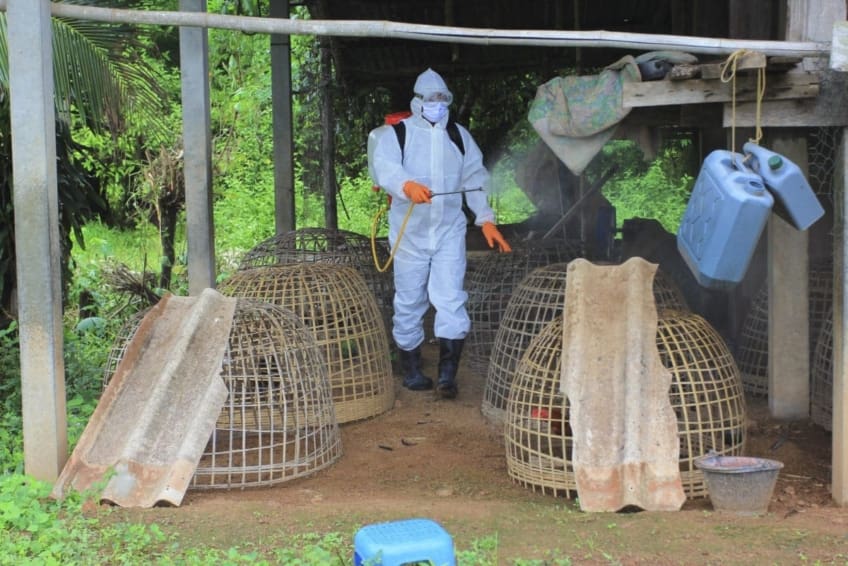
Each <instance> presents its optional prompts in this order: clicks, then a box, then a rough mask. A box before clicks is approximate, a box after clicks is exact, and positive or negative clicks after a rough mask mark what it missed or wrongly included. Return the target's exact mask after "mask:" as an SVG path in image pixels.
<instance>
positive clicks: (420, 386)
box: [398, 346, 433, 391]
mask: <svg viewBox="0 0 848 566" xmlns="http://www.w3.org/2000/svg"><path fill="white" fill-rule="evenodd" d="M398 352H399V353H400V367H401V369H403V386H404V387H406V388H407V389H411V390H412V391H425V390H427V389H433V380H432V379H430V378H429V377H427V376H425V375H424V374H423V373H421V346H418V347H417V348H415V349H413V350H401V349H400V348H398Z"/></svg>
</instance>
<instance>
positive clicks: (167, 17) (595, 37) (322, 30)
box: [0, 0, 830, 57]
mask: <svg viewBox="0 0 848 566" xmlns="http://www.w3.org/2000/svg"><path fill="white" fill-rule="evenodd" d="M7 3H8V2H7V0H0V11H5V10H6V5H7ZM50 9H51V13H52V15H53V16H55V17H60V18H76V19H82V20H91V21H97V22H106V23H113V24H118V23H120V24H150V25H162V26H189V27H201V28H216V29H229V30H235V31H243V32H250V33H266V34H284V35H318V36H323V35H330V36H337V37H382V38H394V39H409V40H415V41H432V42H439V43H465V44H476V45H516V46H517V45H521V46H539V47H607V48H616V49H632V50H640V51H654V50H665V49H678V50H681V51H686V52H689V53H704V54H711V55H727V54H730V53H732V52H734V51H736V50H737V49H749V50H752V51H759V52H761V53H763V54H765V55H768V56H785V57H827V56H828V55H829V54H830V43H829V42H809V41H807V42H803V41H764V40H762V41H761V40H745V39H727V38H710V37H694V36H682V35H654V34H644V33H624V32H614V31H605V30H595V31H573V30H497V29H486V28H462V27H451V26H432V25H424V24H409V23H403V22H389V21H379V20H295V19H281V18H257V17H249V16H229V15H223V14H209V13H197V12H193V13H187V12H173V11H155V10H143V11H142V10H125V9H117V8H100V7H95V6H80V5H76V4H62V3H55V2H54V3H51V5H50Z"/></svg>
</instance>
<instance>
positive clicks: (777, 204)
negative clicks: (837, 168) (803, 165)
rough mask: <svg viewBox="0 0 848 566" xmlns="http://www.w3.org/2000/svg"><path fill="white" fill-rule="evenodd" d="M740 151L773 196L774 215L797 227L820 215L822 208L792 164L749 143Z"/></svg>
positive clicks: (821, 214)
mask: <svg viewBox="0 0 848 566" xmlns="http://www.w3.org/2000/svg"><path fill="white" fill-rule="evenodd" d="M742 150H743V151H744V152H745V153H746V154H749V155H750V156H751V157H752V158H753V159H751V160H750V164H751V168H752V169H753V170H754V172H756V173H757V174H759V175H760V177H762V178H763V182H764V183H765V185H766V188H767V189H768V190H769V191H770V192H771V194H772V196H774V212H775V213H776V214H777V215H779V216H780V217H781V218H783V219H785V220H786V221H788V222H789V223H790V224H792V225H793V226H794V227H795V228H797V229H798V230H806V229H807V228H809V227H810V226H811V225H812V224H813V223H814V222H815V221H816V220H818V219H819V218H821V217H822V216H824V208H822V205H821V203H820V202H819V199H817V198H816V195H815V193H814V192H813V189H812V187H810V183H809V182H807V178H806V177H805V176H804V173H802V172H801V169H800V168H799V167H798V166H797V165H796V164H795V163H793V162H792V161H790V160H788V159H787V158H785V157H784V156H782V155H780V154H779V153H775V152H773V151H770V150H768V149H766V148H764V147H761V146H759V145H757V144H755V143H753V142H748V143H746V144H745V145H744V146H743V147H742Z"/></svg>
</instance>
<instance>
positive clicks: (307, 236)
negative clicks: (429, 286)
mask: <svg viewBox="0 0 848 566" xmlns="http://www.w3.org/2000/svg"><path fill="white" fill-rule="evenodd" d="M375 255H376V258H377V261H379V262H380V265H385V264H386V262H387V261H388V259H389V253H388V250H387V248H386V243H385V242H378V243H377V245H376V246H375V247H374V249H373V250H372V247H371V239H370V238H369V237H367V236H363V235H362V234H357V233H356V232H349V231H347V230H331V229H329V228H299V229H297V230H292V231H290V232H286V233H284V234H279V235H276V236H272V237H270V238H268V239H267V240H265V241H263V242H261V243H259V244H258V245H256V246H255V247H254V248H253V249H251V250H250V251H248V252H247V253H246V254H245V255H244V257H243V258H242V260H241V262H240V263H239V269H240V270H244V269H253V268H255V267H271V266H276V265H291V264H296V263H335V264H339V265H349V266H350V267H353V268H354V269H356V270H357V271H358V272H359V274H360V275H361V276H362V278H363V279H365V283H366V284H367V285H368V288H369V289H370V290H371V292H372V293H373V294H374V298H375V299H376V301H377V306H378V307H379V308H380V313H381V314H382V316H383V324H384V325H385V326H386V328H391V321H392V314H393V312H394V311H393V308H392V299H393V297H394V282H393V280H392V272H391V270H387V271H385V272H383V273H381V272H380V271H378V270H377V267H376V266H375V265H374V257H375Z"/></svg>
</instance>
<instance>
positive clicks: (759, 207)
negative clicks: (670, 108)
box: [677, 150, 774, 289]
mask: <svg viewBox="0 0 848 566" xmlns="http://www.w3.org/2000/svg"><path fill="white" fill-rule="evenodd" d="M773 205H774V199H773V198H772V195H771V194H770V193H769V192H768V191H767V190H766V188H765V186H764V185H763V182H762V178H761V177H760V176H759V175H757V174H756V173H755V172H754V171H752V170H751V169H750V168H749V167H747V166H746V165H745V164H744V163H743V156H742V155H741V154H739V153H733V152H730V151H726V150H716V151H713V152H712V153H710V154H709V155H708V156H707V158H706V159H705V160H704V163H703V165H702V166H701V171H700V173H699V174H698V178H697V179H696V180H695V186H694V188H693V189H692V195H691V196H690V198H689V203H688V204H687V206H686V210H685V212H684V213H683V219H682V220H681V222H680V228H678V231H677V249H678V250H679V251H680V254H681V255H682V256H683V259H684V260H685V261H686V264H687V265H688V266H689V269H690V270H691V271H692V273H693V274H694V276H695V279H697V281H698V283H699V284H700V285H702V286H704V287H709V288H714V289H726V288H729V287H732V286H734V285H736V284H737V283H739V282H740V281H741V280H742V278H743V277H744V275H745V271H747V269H748V264H749V263H750V261H751V257H752V256H753V254H754V249H755V248H756V247H757V242H758V241H759V239H760V235H761V234H762V232H763V229H764V228H765V226H766V222H767V221H768V217H769V214H770V213H771V209H772V206H773Z"/></svg>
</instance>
